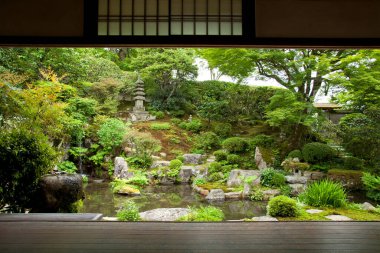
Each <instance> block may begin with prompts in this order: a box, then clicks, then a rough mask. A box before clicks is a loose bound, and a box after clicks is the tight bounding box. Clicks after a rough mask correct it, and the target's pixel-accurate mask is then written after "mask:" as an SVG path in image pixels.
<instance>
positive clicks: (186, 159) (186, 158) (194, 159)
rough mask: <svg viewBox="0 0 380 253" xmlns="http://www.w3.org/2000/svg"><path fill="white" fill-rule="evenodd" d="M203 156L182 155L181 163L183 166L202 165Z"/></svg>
mask: <svg viewBox="0 0 380 253" xmlns="http://www.w3.org/2000/svg"><path fill="white" fill-rule="evenodd" d="M204 159H205V156H203V155H200V154H184V155H183V163H184V164H202V163H203V160H204Z"/></svg>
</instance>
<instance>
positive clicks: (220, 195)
mask: <svg viewBox="0 0 380 253" xmlns="http://www.w3.org/2000/svg"><path fill="white" fill-rule="evenodd" d="M225 198H226V196H225V194H224V191H223V190H221V189H212V190H211V191H210V193H209V194H208V195H207V196H206V199H207V200H208V201H223V200H225Z"/></svg>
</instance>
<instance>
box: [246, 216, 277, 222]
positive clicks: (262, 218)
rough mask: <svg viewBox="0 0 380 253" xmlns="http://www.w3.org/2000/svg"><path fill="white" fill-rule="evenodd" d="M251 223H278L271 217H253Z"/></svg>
mask: <svg viewBox="0 0 380 253" xmlns="http://www.w3.org/2000/svg"><path fill="white" fill-rule="evenodd" d="M252 220H253V221H278V220H277V219H276V218H274V217H271V216H260V217H253V218H252Z"/></svg>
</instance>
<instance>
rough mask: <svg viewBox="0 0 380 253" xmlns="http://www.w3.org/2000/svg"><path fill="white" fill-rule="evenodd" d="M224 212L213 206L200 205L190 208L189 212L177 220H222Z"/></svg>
mask: <svg viewBox="0 0 380 253" xmlns="http://www.w3.org/2000/svg"><path fill="white" fill-rule="evenodd" d="M223 220H224V213H223V211H222V210H220V209H219V208H216V207H214V206H206V207H204V206H201V207H199V208H196V209H194V208H192V209H191V212H190V213H189V214H188V215H186V216H184V217H182V218H180V219H179V221H223Z"/></svg>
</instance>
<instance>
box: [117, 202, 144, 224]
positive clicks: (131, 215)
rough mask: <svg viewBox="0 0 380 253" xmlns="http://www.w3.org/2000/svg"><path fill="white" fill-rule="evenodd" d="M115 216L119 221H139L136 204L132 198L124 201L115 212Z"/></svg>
mask: <svg viewBox="0 0 380 253" xmlns="http://www.w3.org/2000/svg"><path fill="white" fill-rule="evenodd" d="M116 217H117V219H118V220H119V221H139V220H141V218H140V213H139V209H138V207H137V205H136V204H135V202H133V201H132V200H128V201H127V202H125V204H124V206H123V207H122V208H121V210H120V211H118V212H117V214H116Z"/></svg>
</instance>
